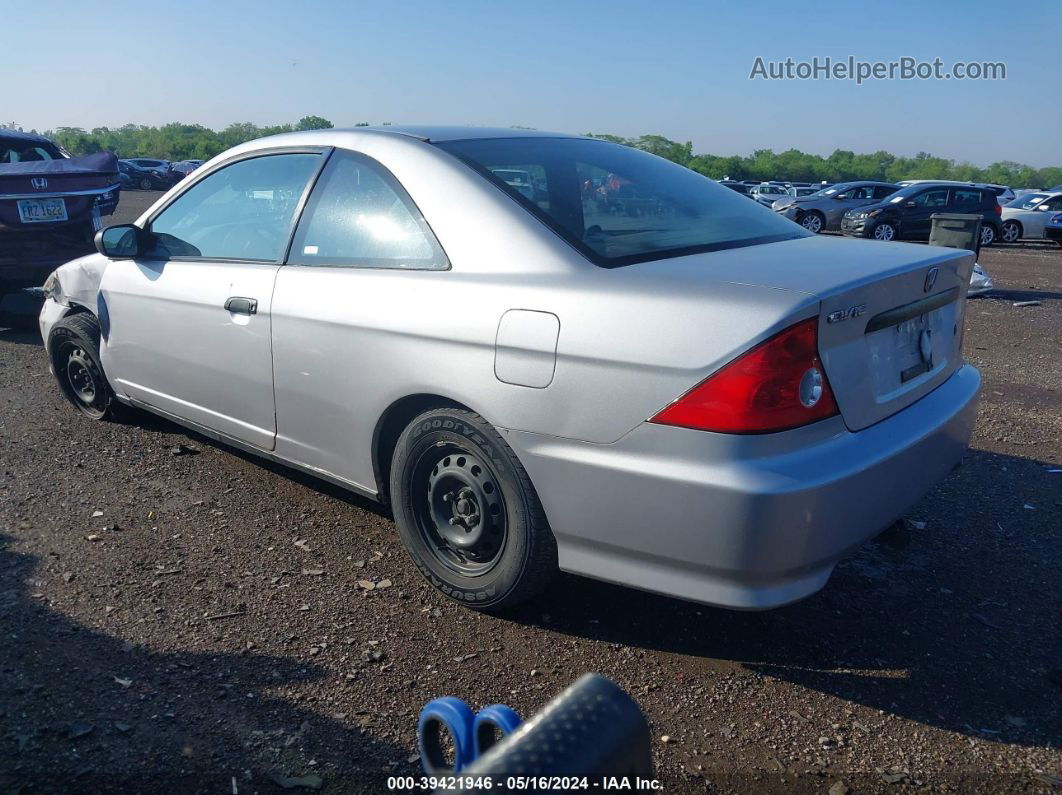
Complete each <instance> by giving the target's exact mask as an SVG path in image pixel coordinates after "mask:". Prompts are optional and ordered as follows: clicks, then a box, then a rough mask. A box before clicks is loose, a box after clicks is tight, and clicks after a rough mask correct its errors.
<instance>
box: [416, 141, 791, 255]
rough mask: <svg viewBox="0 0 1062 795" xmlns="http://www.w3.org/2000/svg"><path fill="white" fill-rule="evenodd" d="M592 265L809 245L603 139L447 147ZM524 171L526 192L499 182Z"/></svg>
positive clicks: (697, 181) (691, 177) (695, 181)
mask: <svg viewBox="0 0 1062 795" xmlns="http://www.w3.org/2000/svg"><path fill="white" fill-rule="evenodd" d="M437 146H438V147H439V148H440V149H444V150H445V151H447V152H449V153H451V154H453V155H454V156H456V157H458V158H459V159H461V160H463V161H465V162H466V163H468V164H469V165H470V166H472V167H473V168H475V169H476V170H477V171H478V172H479V173H480V174H482V175H483V176H485V177H487V178H488V179H490V180H491V181H492V182H494V183H495V184H496V185H498V186H499V187H500V188H502V189H503V190H505V191H506V192H507V193H508V194H509V195H510V196H512V197H513V198H514V199H515V200H516V201H518V202H519V203H520V204H521V205H523V206H524V207H525V208H527V209H528V210H529V211H530V212H532V213H533V214H534V215H535V216H537V217H538V218H539V219H541V220H542V221H543V222H544V223H546V224H547V225H548V226H549V227H550V228H551V229H553V230H554V231H555V232H556V233H557V234H559V235H560V236H561V237H563V238H564V239H565V240H566V241H567V242H568V243H570V244H571V245H572V246H574V247H575V248H576V249H578V250H579V251H580V252H581V253H582V254H584V255H585V256H586V257H587V258H588V259H590V260H591V261H592V262H594V263H595V264H597V265H600V266H602V267H609V268H611V267H616V266H620V265H629V264H632V263H635V262H645V261H648V260H654V259H664V258H666V257H678V256H683V255H685V254H693V253H697V252H701V251H712V250H717V249H724V248H737V247H739V246H751V245H756V244H759V243H770V242H775V241H778V240H789V239H792V238H798V237H806V236H807V235H808V234H809V233H808V232H805V231H804V230H803V229H801V228H800V227H799V226H796V225H795V224H793V222H792V221H789V220H788V219H786V218H783V217H781V216H778V215H775V214H774V213H772V212H771V211H770V210H768V209H767V208H766V207H763V206H762V205H759V204H757V203H756V202H751V201H749V200H748V199H747V198H745V197H743V196H740V195H738V194H737V193H735V192H734V191H732V190H730V189H729V188H726V187H723V186H722V185H719V184H718V183H716V182H715V181H713V180H711V179H708V178H707V177H703V176H701V175H700V174H697V173H696V172H694V171H690V170H689V169H687V168H684V167H683V166H679V165H676V164H675V163H672V162H670V161H668V160H664V159H662V158H659V157H655V156H653V155H650V154H647V153H645V152H642V151H640V150H638V149H633V148H631V147H628V146H622V145H620V144H613V143H609V142H607V141H593V140H587V139H580V138H492V139H474V140H467V141H443V142H440V143H438V144H437ZM511 172H523V173H526V174H528V175H530V177H531V185H530V186H528V187H526V188H525V187H524V186H523V185H521V186H519V187H516V186H513V185H511V184H509V183H508V180H506V179H505V175H506V174H507V173H511Z"/></svg>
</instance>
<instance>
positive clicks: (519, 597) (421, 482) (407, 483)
mask: <svg viewBox="0 0 1062 795" xmlns="http://www.w3.org/2000/svg"><path fill="white" fill-rule="evenodd" d="M390 487H391V502H392V508H393V510H394V516H395V522H396V524H397V525H398V533H399V536H400V537H401V538H402V543H403V545H404V546H405V548H406V551H407V552H409V555H410V557H411V558H412V559H413V562H414V563H415V564H416V565H417V568H418V569H420V572H421V574H423V575H424V577H425V578H426V579H427V580H428V582H429V583H431V585H432V586H433V587H435V588H436V589H437V590H439V591H441V592H442V593H443V594H445V595H446V596H448V597H449V598H451V599H453V600H455V601H458V602H461V603H462V604H464V605H466V606H468V607H472V608H475V609H477V610H484V611H499V610H504V609H506V608H509V607H512V606H513V605H516V604H518V603H520V602H522V601H524V600H526V599H529V598H531V597H533V596H535V595H537V594H538V593H540V592H541V591H542V590H543V589H544V588H545V587H546V585H547V584H548V583H549V581H550V579H551V578H552V576H553V575H554V573H555V572H556V570H557V544H556V540H555V539H554V538H553V533H552V531H551V530H550V529H549V525H548V523H547V522H546V516H545V513H544V512H543V510H542V504H541V502H539V499H538V495H537V494H536V493H535V489H534V486H532V485H531V479H530V478H529V477H528V475H527V472H526V471H525V470H524V468H523V466H522V465H521V464H520V461H519V460H518V459H517V458H516V455H515V454H514V453H513V451H512V449H511V448H510V447H509V445H507V444H506V443H505V441H504V440H503V439H502V438H501V436H500V435H499V434H498V432H497V431H496V430H495V429H494V428H493V427H492V426H491V425H490V424H489V423H488V422H487V421H486V420H484V419H483V418H482V417H480V416H479V415H478V414H476V413H474V412H472V411H468V410H466V409H456V408H439V409H433V410H430V411H426V412H424V413H423V414H421V415H419V416H418V417H416V418H415V419H414V420H413V421H412V422H411V423H410V424H409V425H408V426H407V427H406V429H405V430H404V431H403V432H402V435H401V436H400V437H399V438H398V441H397V443H396V444H395V452H394V458H393V459H392V466H391V483H390Z"/></svg>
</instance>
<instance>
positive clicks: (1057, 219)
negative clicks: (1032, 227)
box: [1044, 213, 1062, 246]
mask: <svg viewBox="0 0 1062 795" xmlns="http://www.w3.org/2000/svg"><path fill="white" fill-rule="evenodd" d="M1044 237H1046V238H1047V239H1048V240H1054V241H1055V242H1056V243H1058V245H1060V246H1062V213H1059V214H1058V215H1052V216H1051V220H1049V221H1048V222H1047V226H1045V227H1044Z"/></svg>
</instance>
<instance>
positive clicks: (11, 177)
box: [0, 152, 118, 229]
mask: <svg viewBox="0 0 1062 795" xmlns="http://www.w3.org/2000/svg"><path fill="white" fill-rule="evenodd" d="M117 188H118V161H117V159H116V158H115V156H114V155H113V154H111V153H110V152H100V153H97V154H92V155H85V156H84V157H71V158H63V159H58V160H37V161H31V162H23V163H4V164H0V226H7V227H16V228H22V229H39V228H43V227H48V226H57V225H61V224H64V223H73V222H78V221H85V220H88V219H89V218H91V217H92V208H93V207H94V206H95V203H96V199H97V197H99V196H101V195H103V194H104V193H107V192H108V191H110V190H114V189H117Z"/></svg>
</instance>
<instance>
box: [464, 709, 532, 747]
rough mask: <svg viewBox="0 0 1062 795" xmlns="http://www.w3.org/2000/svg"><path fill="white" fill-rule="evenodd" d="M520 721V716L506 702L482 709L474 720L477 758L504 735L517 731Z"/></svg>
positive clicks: (473, 730)
mask: <svg viewBox="0 0 1062 795" xmlns="http://www.w3.org/2000/svg"><path fill="white" fill-rule="evenodd" d="M520 723H521V720H520V716H519V715H517V714H516V713H515V712H514V711H513V710H512V709H510V708H509V707H507V706H505V705H504V704H491V705H490V706H489V707H484V708H483V709H481V710H480V711H479V712H478V713H477V714H476V719H475V720H474V721H473V722H472V736H473V738H474V742H475V755H476V758H477V759H478V758H479V757H481V756H482V755H483V754H485V753H486V752H487V751H488V750H489V749H490V748H491V746H493V745H494V744H495V743H497V742H498V741H499V740H501V739H502V738H503V737H507V736H509V735H510V734H512V733H513V732H514V731H516V730H517V728H519V726H520Z"/></svg>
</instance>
